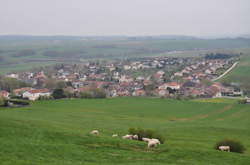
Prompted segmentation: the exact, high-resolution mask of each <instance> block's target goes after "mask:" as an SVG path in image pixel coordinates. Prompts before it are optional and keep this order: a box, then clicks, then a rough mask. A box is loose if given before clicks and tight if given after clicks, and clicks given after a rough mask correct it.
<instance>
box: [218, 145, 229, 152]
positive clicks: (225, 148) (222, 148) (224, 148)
mask: <svg viewBox="0 0 250 165" xmlns="http://www.w3.org/2000/svg"><path fill="white" fill-rule="evenodd" d="M219 150H221V151H227V152H230V146H219Z"/></svg>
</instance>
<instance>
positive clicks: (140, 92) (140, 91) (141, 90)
mask: <svg viewBox="0 0 250 165" xmlns="http://www.w3.org/2000/svg"><path fill="white" fill-rule="evenodd" d="M132 95H133V96H146V92H145V90H143V89H139V90H135V91H134V92H133V93H132Z"/></svg>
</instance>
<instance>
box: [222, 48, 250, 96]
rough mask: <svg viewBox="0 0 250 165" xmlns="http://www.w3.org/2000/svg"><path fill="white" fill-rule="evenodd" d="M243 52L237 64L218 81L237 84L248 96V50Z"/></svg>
mask: <svg viewBox="0 0 250 165" xmlns="http://www.w3.org/2000/svg"><path fill="white" fill-rule="evenodd" d="M244 53H245V56H243V57H242V58H241V60H240V62H239V64H238V65H237V66H236V67H235V68H234V69H233V70H232V71H230V72H229V73H228V74H227V75H226V76H225V77H223V78H222V79H220V80H219V81H221V82H225V83H234V84H236V85H239V86H240V87H241V89H243V90H244V91H246V92H247V94H248V95H249V96H250V83H249V82H250V74H249V73H250V50H248V49H247V50H246V51H245V52H244Z"/></svg>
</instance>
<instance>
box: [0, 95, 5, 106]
mask: <svg viewBox="0 0 250 165" xmlns="http://www.w3.org/2000/svg"><path fill="white" fill-rule="evenodd" d="M0 106H5V99H4V98H2V97H0Z"/></svg>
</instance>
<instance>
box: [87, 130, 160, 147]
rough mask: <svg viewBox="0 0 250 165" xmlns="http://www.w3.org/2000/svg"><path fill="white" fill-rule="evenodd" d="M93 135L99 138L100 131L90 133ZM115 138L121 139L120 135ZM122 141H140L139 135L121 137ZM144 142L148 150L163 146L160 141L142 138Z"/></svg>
mask: <svg viewBox="0 0 250 165" xmlns="http://www.w3.org/2000/svg"><path fill="white" fill-rule="evenodd" d="M90 134H91V135H95V136H98V135H100V133H99V131H98V130H93V131H91V132H90ZM112 137H113V138H115V137H119V136H118V134H113V135H112ZM121 138H122V139H128V140H139V137H138V135H124V136H122V137H121ZM142 141H144V142H146V143H147V144H148V148H153V147H157V146H158V145H160V144H161V142H160V140H159V139H150V138H142Z"/></svg>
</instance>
